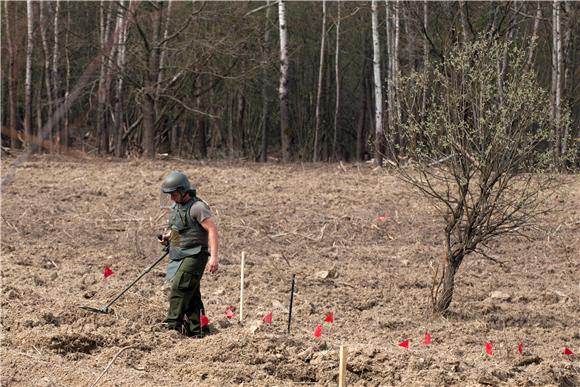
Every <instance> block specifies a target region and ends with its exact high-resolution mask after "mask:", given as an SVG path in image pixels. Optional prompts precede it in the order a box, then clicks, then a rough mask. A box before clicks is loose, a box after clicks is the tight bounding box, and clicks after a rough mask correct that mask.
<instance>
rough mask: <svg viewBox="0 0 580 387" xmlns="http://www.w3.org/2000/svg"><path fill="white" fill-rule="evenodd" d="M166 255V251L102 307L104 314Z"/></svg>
mask: <svg viewBox="0 0 580 387" xmlns="http://www.w3.org/2000/svg"><path fill="white" fill-rule="evenodd" d="M167 254H169V251H167V252H166V253H165V254H163V255H162V256H161V257H159V259H157V261H155V262H153V264H152V265H151V266H149V267H148V268H146V269H145V270H144V271H143V272H142V273H141V274H139V277H137V278H135V280H134V281H133V282H131V283H130V284H129V286H127V287H126V288H125V290H123V291H122V292H121V293H119V294H118V295H117V297H115V298H114V299H113V300H111V301H110V302H109V303H108V304H107V305H105V306H103V307H102V308H101V309H102V310H104V311H105V312H107V311H108V310H109V307H110V306H111V305H113V304H114V303H115V302H116V301H117V300H118V299H119V298H121V297H123V294H125V292H127V290H129V289H131V287H132V286H133V285H135V284H136V283H137V281H139V280H140V279H141V278H143V276H144V275H145V274H147V273H149V272H150V271H151V269H153V268H154V267H155V266H157V264H158V263H159V262H161V261H162V260H163V258H165V257H166V256H167Z"/></svg>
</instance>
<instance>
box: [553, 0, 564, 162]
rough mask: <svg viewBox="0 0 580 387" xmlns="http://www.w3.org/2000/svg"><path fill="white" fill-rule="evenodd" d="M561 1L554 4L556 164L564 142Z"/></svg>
mask: <svg viewBox="0 0 580 387" xmlns="http://www.w3.org/2000/svg"><path fill="white" fill-rule="evenodd" d="M560 32H561V31H560V1H559V0H554V2H553V4H552V39H553V50H552V91H553V107H552V115H553V117H554V121H555V128H554V140H555V141H554V151H555V152H554V153H555V157H556V164H559V163H560V156H561V143H562V131H561V130H562V129H561V122H560V121H561V117H560V115H561V87H562V85H561V79H560V74H561V72H562V38H561V35H560Z"/></svg>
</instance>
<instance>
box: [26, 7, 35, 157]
mask: <svg viewBox="0 0 580 387" xmlns="http://www.w3.org/2000/svg"><path fill="white" fill-rule="evenodd" d="M26 19H27V28H26V31H27V33H26V75H25V79H24V141H25V142H26V147H27V148H30V147H31V141H32V53H33V50H34V34H33V31H34V24H33V23H34V14H33V10H32V0H26Z"/></svg>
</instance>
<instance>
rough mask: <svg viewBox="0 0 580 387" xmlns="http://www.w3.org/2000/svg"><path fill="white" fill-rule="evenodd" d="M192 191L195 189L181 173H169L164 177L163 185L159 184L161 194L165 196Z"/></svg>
mask: <svg viewBox="0 0 580 387" xmlns="http://www.w3.org/2000/svg"><path fill="white" fill-rule="evenodd" d="M194 190H195V188H193V187H192V186H191V183H190V182H189V180H188V179H187V176H185V175H184V174H183V173H181V172H171V173H170V174H169V175H167V176H165V178H164V179H163V183H161V192H163V193H167V194H168V193H171V192H175V191H181V192H189V191H194Z"/></svg>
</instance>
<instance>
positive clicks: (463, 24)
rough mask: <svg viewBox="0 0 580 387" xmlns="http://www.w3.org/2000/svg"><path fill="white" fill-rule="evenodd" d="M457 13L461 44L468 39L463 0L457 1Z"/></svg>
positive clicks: (465, 8) (465, 10)
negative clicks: (459, 18) (459, 19)
mask: <svg viewBox="0 0 580 387" xmlns="http://www.w3.org/2000/svg"><path fill="white" fill-rule="evenodd" d="M459 14H460V17H461V34H462V37H463V44H465V43H467V42H468V41H469V25H468V23H467V4H466V2H465V1H460V2H459Z"/></svg>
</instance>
